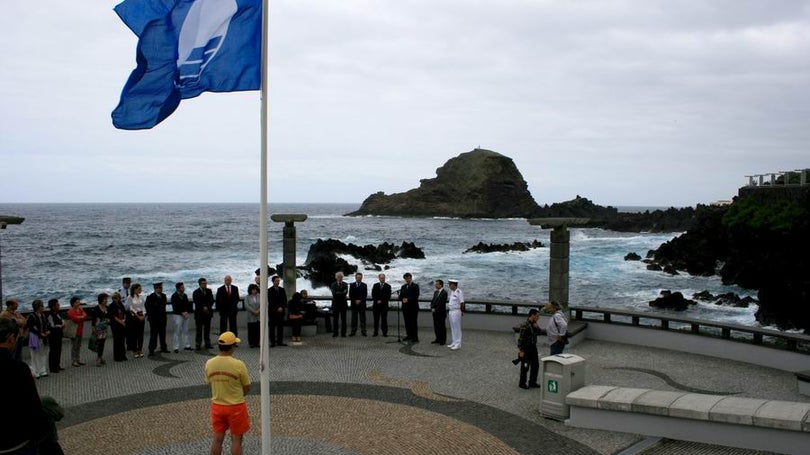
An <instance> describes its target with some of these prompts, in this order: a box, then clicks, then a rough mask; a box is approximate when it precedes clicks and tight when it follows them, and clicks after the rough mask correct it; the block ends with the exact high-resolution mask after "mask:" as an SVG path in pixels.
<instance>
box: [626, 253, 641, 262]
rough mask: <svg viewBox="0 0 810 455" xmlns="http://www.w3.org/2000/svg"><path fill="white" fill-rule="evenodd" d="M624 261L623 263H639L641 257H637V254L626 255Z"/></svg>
mask: <svg viewBox="0 0 810 455" xmlns="http://www.w3.org/2000/svg"><path fill="white" fill-rule="evenodd" d="M624 260H625V261H640V260H641V256H639V255H638V254H637V253H627V254H625V255H624Z"/></svg>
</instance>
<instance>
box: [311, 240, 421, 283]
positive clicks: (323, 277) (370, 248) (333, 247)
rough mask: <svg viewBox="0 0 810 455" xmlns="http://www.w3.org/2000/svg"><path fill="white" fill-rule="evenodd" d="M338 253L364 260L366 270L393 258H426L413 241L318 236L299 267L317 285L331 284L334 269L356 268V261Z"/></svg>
mask: <svg viewBox="0 0 810 455" xmlns="http://www.w3.org/2000/svg"><path fill="white" fill-rule="evenodd" d="M338 255H350V256H353V257H355V258H357V259H359V260H361V261H362V262H363V264H364V269H365V270H374V271H379V270H382V267H381V266H380V265H379V264H386V263H388V262H391V261H392V260H394V259H395V258H415V259H424V258H425V253H424V252H423V251H422V250H421V249H420V248H419V247H417V246H416V245H414V244H413V242H402V245H400V246H399V247H397V246H396V245H394V244H393V243H388V242H383V243H381V244H380V245H377V246H374V245H364V246H359V245H355V244H353V243H349V244H346V243H343V242H341V241H340V240H335V239H327V240H323V239H318V240H317V241H316V242H315V243H313V244H312V245H310V247H309V251H308V252H307V259H306V261H305V262H304V265H303V267H301V269H303V270H305V271H307V272H308V275H307V278H308V279H309V280H310V281H312V283H313V285H316V286H318V285H329V284H331V283H332V282H333V281H334V280H335V274H336V273H337V272H343V274H344V275H347V276H349V275H352V274H354V273H355V272H357V270H358V266H357V265H352V264H349V263H348V262H347V261H346V260H345V259H343V258H341V257H338ZM387 268H388V267H387V266H386V269H387Z"/></svg>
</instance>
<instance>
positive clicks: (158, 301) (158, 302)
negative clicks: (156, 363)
mask: <svg viewBox="0 0 810 455" xmlns="http://www.w3.org/2000/svg"><path fill="white" fill-rule="evenodd" d="M152 286H154V288H155V292H153V293H151V294H149V295H148V296H147V297H146V303H145V304H144V307H146V318H147V319H149V356H150V357H152V356H154V355H155V349H157V345H158V340H159V341H160V352H169V348H168V346H166V305H168V304H169V299H167V298H166V294H164V293H163V283H155V284H153V285H152Z"/></svg>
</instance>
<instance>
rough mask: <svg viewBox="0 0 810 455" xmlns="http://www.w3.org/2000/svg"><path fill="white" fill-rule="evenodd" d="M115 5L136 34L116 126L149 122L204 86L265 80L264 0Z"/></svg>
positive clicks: (147, 0)
mask: <svg viewBox="0 0 810 455" xmlns="http://www.w3.org/2000/svg"><path fill="white" fill-rule="evenodd" d="M115 12H116V13H118V16H119V17H120V18H121V20H122V21H124V23H125V24H126V25H127V26H128V27H129V28H130V29H131V30H132V31H133V32H134V33H135V35H137V36H138V38H139V40H138V51H137V56H136V61H137V66H136V68H135V70H134V71H132V74H131V75H130V76H129V79H128V80H127V83H126V85H125V86H124V89H123V90H122V91H121V101H120V102H119V103H118V106H117V107H116V108H115V110H114V111H113V112H112V121H113V125H114V126H115V127H116V128H119V129H125V130H139V129H146V128H152V127H153V126H155V125H157V124H158V123H160V122H161V121H163V119H165V118H166V117H168V116H169V115H171V113H172V112H174V110H175V109H177V106H178V105H179V104H180V100H181V99H185V98H193V97H195V96H198V95H199V94H200V93H202V92H235V91H242V90H258V89H259V88H260V87H261V31H262V0H125V1H123V2H121V3H120V4H119V5H118V6H116V7H115Z"/></svg>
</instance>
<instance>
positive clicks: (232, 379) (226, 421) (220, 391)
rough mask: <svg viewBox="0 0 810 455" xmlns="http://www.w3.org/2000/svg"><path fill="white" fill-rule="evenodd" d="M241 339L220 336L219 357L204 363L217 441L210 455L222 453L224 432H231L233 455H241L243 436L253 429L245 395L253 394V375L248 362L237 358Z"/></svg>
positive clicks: (213, 444)
mask: <svg viewBox="0 0 810 455" xmlns="http://www.w3.org/2000/svg"><path fill="white" fill-rule="evenodd" d="M241 342H242V340H240V339H239V338H236V335H234V334H233V332H224V333H223V334H221V335H220V336H219V355H218V356H216V357H214V358H212V359H209V360H208V361H207V362H205V382H206V383H208V384H211V426H212V428H213V430H214V442H213V443H212V445H211V455H220V454H221V453H222V443H223V441H225V433H226V432H227V431H228V430H230V431H231V455H242V437H243V435H244V434H245V433H247V432H248V430H250V417H249V416H248V410H247V404H246V403H245V395H247V393H248V392H249V391H250V375H248V371H247V367H246V366H245V362H243V361H241V360H239V359H237V358H235V357H234V356H233V355H234V353H235V352H236V347H237V346H238V345H239V343H241Z"/></svg>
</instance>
